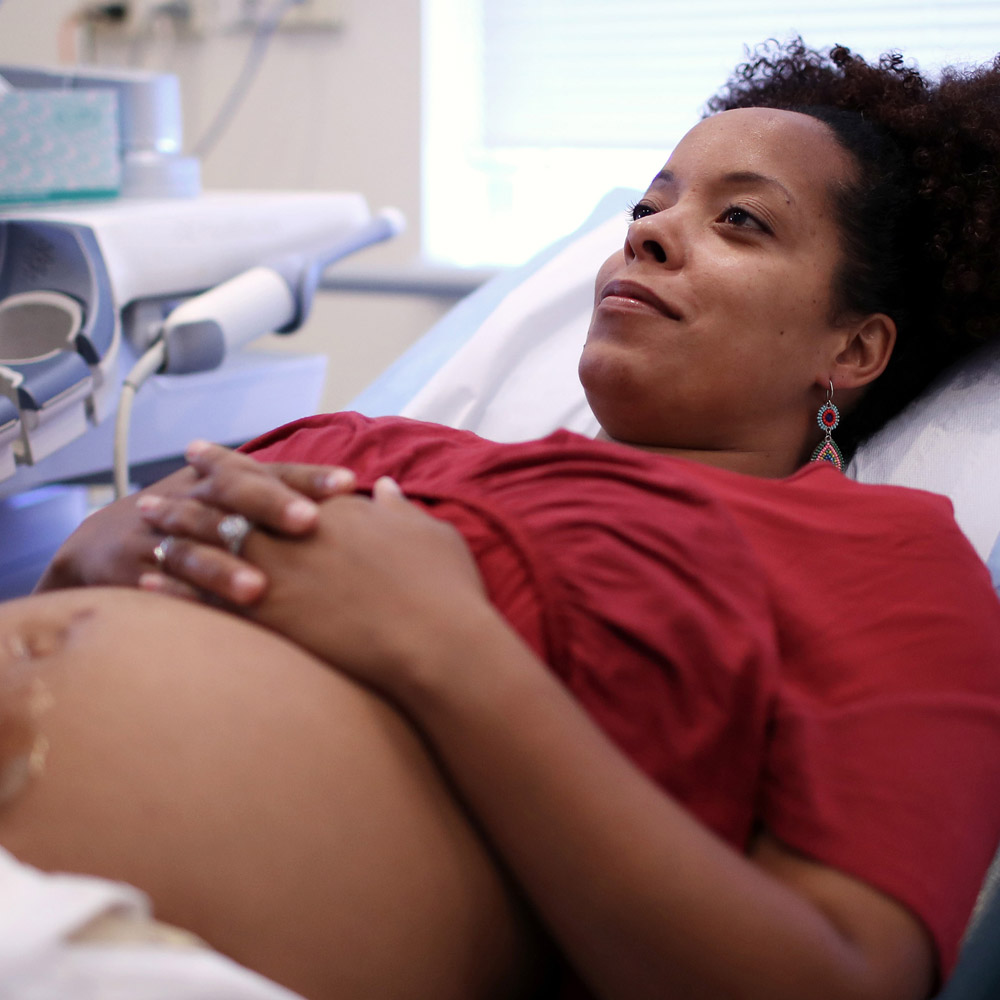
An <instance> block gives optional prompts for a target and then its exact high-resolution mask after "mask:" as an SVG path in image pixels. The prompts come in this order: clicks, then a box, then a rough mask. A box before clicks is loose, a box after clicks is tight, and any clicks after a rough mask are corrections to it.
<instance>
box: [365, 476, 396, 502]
mask: <svg viewBox="0 0 1000 1000" xmlns="http://www.w3.org/2000/svg"><path fill="white" fill-rule="evenodd" d="M372 494H373V495H374V496H375V497H380V496H395V497H401V496H402V495H403V490H402V489H401V488H400V485H399V483H397V482H396V480H395V479H393V478H392V476H380V477H379V478H378V479H376V480H375V485H374V486H373V487H372Z"/></svg>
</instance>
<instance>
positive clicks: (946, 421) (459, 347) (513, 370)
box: [0, 191, 1000, 1000]
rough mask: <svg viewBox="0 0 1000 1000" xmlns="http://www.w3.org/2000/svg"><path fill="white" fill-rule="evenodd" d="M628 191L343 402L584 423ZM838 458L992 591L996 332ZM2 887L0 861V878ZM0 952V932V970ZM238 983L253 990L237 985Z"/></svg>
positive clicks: (987, 939)
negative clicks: (939, 527)
mask: <svg viewBox="0 0 1000 1000" xmlns="http://www.w3.org/2000/svg"><path fill="white" fill-rule="evenodd" d="M634 195H635V193H634V192H625V191H615V192H612V193H610V194H609V195H608V196H607V197H606V198H605V199H603V200H602V202H601V204H600V205H599V206H598V207H597V209H596V210H595V212H594V213H593V215H592V216H591V217H590V219H588V220H587V222H586V223H584V225H583V226H581V228H580V229H579V230H578V231H577V232H576V233H574V234H573V235H572V236H570V237H568V238H567V239H565V240H563V241H562V242H560V243H559V244H557V245H556V246H554V247H551V248H549V249H547V250H546V251H544V252H543V253H541V254H540V255H539V256H538V257H536V258H535V259H534V260H532V261H531V262H530V263H529V264H527V265H526V266H524V267H523V268H520V269H518V270H516V271H511V272H506V273H504V274H501V275H500V276H498V277H497V278H495V279H493V280H492V281H490V282H488V283H487V284H486V285H484V286H483V287H482V288H480V289H479V290H478V291H476V292H475V293H473V294H472V295H471V296H469V297H468V298H466V299H465V300H463V301H462V302H460V303H459V304H458V305H457V306H456V307H455V308H454V309H453V310H452V311H451V312H450V313H449V314H448V315H447V316H445V317H444V319H442V320H441V321H440V322H439V323H438V324H437V325H435V327H434V328H432V329H431V330H430V331H429V332H428V333H427V334H426V335H425V336H424V337H423V338H422V339H421V340H420V341H419V342H418V343H417V344H415V345H414V347H413V348H411V349H410V350H409V351H407V352H406V353H405V354H404V355H403V356H402V357H401V358H400V359H399V360H398V361H397V362H396V363H395V364H394V365H392V366H391V367H390V368H389V369H388V370H387V371H386V372H385V373H384V374H383V375H382V376H381V377H380V378H378V379H377V380H376V381H375V382H374V383H373V384H372V385H371V386H370V387H369V388H367V389H366V390H365V391H364V392H363V393H361V394H360V395H359V396H358V397H357V398H356V399H355V400H354V402H353V407H352V408H354V409H358V410H360V411H362V412H364V413H367V414H369V415H372V416H377V415H382V414H396V413H399V414H404V415H407V416H412V417H415V418H419V419H425V420H435V421H441V422H444V423H448V424H452V425H455V426H459V427H465V428H469V429H471V430H474V431H478V432H479V433H481V434H484V435H485V436H488V437H492V438H495V439H500V440H519V439H526V438H531V437H535V436H538V435H541V434H544V433H547V432H548V431H550V430H552V429H554V428H556V427H559V426H562V427H569V428H571V429H574V430H577V431H579V432H581V433H585V434H587V433H592V432H594V431H595V430H596V426H597V425H596V421H595V419H594V417H593V415H592V414H591V413H590V411H589V409H588V408H587V405H586V401H585V399H584V397H583V393H582V390H581V389H580V387H579V385H578V383H577V381H576V378H575V368H576V358H577V356H578V354H579V351H580V345H581V343H582V340H583V337H584V335H585V332H586V328H587V323H588V318H589V313H590V309H591V304H592V294H593V275H594V274H595V273H596V270H597V267H598V265H599V264H600V263H601V262H602V261H603V260H604V259H605V258H606V257H607V256H608V255H609V254H610V253H612V252H613V251H614V250H616V249H618V248H619V247H620V246H621V243H622V241H623V239H624V235H625V229H626V217H625V206H626V205H627V204H628V203H629V201H630V200H632V199H633V198H634ZM850 472H851V474H853V475H856V476H858V477H859V478H861V479H864V480H871V481H881V482H894V483H900V484H904V485H910V486H917V487H920V488H924V489H931V490H935V491H937V492H941V493H945V494H947V495H948V496H950V497H951V498H952V501H953V503H954V505H955V510H956V516H957V518H958V521H959V523H960V525H961V526H962V527H963V529H964V530H965V532H966V533H967V535H968V537H969V538H970V540H971V541H972V543H973V545H974V546H975V548H976V550H977V551H978V552H979V553H980V555H981V556H982V557H983V559H984V560H985V561H986V562H987V564H988V565H989V566H990V568H991V571H992V574H993V579H994V582H995V585H996V586H997V588H998V593H1000V537H998V536H1000V503H998V502H997V500H996V497H997V496H998V493H1000V490H998V488H997V487H998V486H1000V482H998V480H1000V345H998V346H995V347H993V348H990V349H988V350H983V351H981V352H980V353H979V354H977V355H976V356H974V357H972V358H970V359H968V360H967V361H966V362H964V363H963V364H961V365H960V366H958V368H956V369H955V370H954V371H952V372H949V373H948V374H946V375H945V376H944V377H942V378H941V379H940V380H939V381H938V382H937V383H936V384H935V385H934V386H933V387H932V388H931V389H930V390H928V391H927V392H926V393H925V394H924V395H923V397H922V398H921V399H920V400H918V401H917V402H915V403H914V404H913V405H911V407H909V409H908V410H907V411H906V412H905V413H903V414H902V415H901V416H900V417H899V418H897V419H896V420H895V421H893V422H892V424H890V425H889V426H888V427H886V428H885V429H884V430H883V431H882V432H880V433H879V434H878V435H877V436H876V437H875V438H874V439H873V440H871V441H870V442H869V443H868V444H866V445H865V446H864V447H863V448H862V449H861V451H860V452H859V454H858V455H857V456H856V457H855V459H854V460H853V462H852V464H851V468H850ZM998 667H1000V651H998ZM994 867H996V866H994ZM990 886H991V883H990V880H989V879H988V880H987V884H986V885H985V886H984V892H983V894H982V897H981V899H980V905H979V906H978V907H977V912H976V915H975V918H974V921H973V923H972V924H971V926H970V931H969V933H968V935H967V940H966V946H965V950H964V952H963V956H962V959H961V960H960V963H959V966H958V968H957V971H956V972H955V974H954V976H953V977H952V979H951V980H950V982H949V984H948V985H947V987H946V988H945V990H944V991H943V993H942V994H941V1000H980V998H981V1000H986V998H990V997H996V996H1000V948H998V947H996V942H997V941H1000V895H997V894H991V892H990ZM2 888H3V874H2V871H0V892H2ZM39 891H40V890H39ZM0 913H2V911H0ZM2 919H3V918H2V916H0V926H2ZM2 940H3V935H0V941H2ZM46 947H47V948H48V949H49V951H48V955H49V960H50V967H52V966H51V960H52V956H53V955H56V954H62V953H63V952H64V951H65V949H63V950H62V952H61V951H60V948H61V944H60V939H59V938H58V936H57V935H55V934H53V935H51V936H50V939H48V940H47V942H46ZM2 961H3V946H2V945H0V975H2V971H3V966H2ZM258 987H260V984H259V983H257V984H256V985H255V988H258ZM132 990H133V991H132V993H131V995H132V996H135V997H139V998H141V997H143V996H144V994H142V993H141V992H138V991H137V990H136V988H135V987H134V986H133V987H132ZM38 995H39V996H41V995H47V996H48V995H50V994H42V993H39V994H38ZM176 995H177V996H182V997H189V996H190V997H196V996H203V995H204V996H208V995H213V994H211V992H210V991H209V992H203V993H198V992H197V990H196V989H195V988H194V987H192V990H191V991H190V992H178V993H177V994H176ZM217 995H218V996H222V995H224V994H222V993H219V994H217ZM225 995H228V994H225ZM232 995H233V996H234V997H236V996H243V995H244V994H240V993H233V994H232ZM245 995H246V996H256V995H258V994H254V993H252V992H249V991H248V992H247V993H246V994H245ZM260 995H261V997H262V998H263V997H265V996H268V997H270V996H273V997H274V998H275V1000H277V998H278V997H282V996H286V997H287V994H285V993H284V991H279V992H276V993H274V994H265V993H261V994H260ZM150 996H159V995H158V994H150Z"/></svg>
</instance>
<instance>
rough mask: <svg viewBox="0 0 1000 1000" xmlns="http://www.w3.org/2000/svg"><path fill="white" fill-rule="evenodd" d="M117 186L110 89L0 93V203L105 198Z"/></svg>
mask: <svg viewBox="0 0 1000 1000" xmlns="http://www.w3.org/2000/svg"><path fill="white" fill-rule="evenodd" d="M120 186H121V157H120V156H119V150H118V95H117V94H116V93H115V92H114V91H113V90H103V89H90V90H8V91H5V92H4V93H0V203H3V202H18V201H48V200H53V199H63V198H106V197H110V196H112V195H115V194H117V193H118V189H119V187H120Z"/></svg>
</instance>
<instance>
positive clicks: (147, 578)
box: [139, 573, 167, 591]
mask: <svg viewBox="0 0 1000 1000" xmlns="http://www.w3.org/2000/svg"><path fill="white" fill-rule="evenodd" d="M166 582H167V578H166V577H165V576H163V574H162V573H142V574H140V576H139V589H140V590H155V591H159V590H163V589H164V585H165V584H166Z"/></svg>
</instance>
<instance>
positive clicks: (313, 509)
mask: <svg viewBox="0 0 1000 1000" xmlns="http://www.w3.org/2000/svg"><path fill="white" fill-rule="evenodd" d="M318 510H319V508H318V507H317V506H316V504H314V503H313V502H312V501H311V500H306V499H305V498H304V497H299V498H297V499H295V500H291V501H289V503H288V504H287V505H286V507H285V519H286V520H287V521H288V522H289V524H290V525H291V526H292V527H293V528H304V527H306V526H307V525H309V524H311V523H312V522H313V521H314V520H315V519H316V514H317V512H318Z"/></svg>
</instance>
